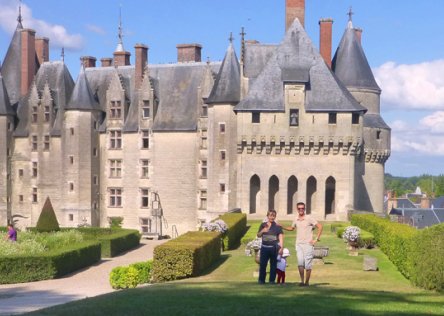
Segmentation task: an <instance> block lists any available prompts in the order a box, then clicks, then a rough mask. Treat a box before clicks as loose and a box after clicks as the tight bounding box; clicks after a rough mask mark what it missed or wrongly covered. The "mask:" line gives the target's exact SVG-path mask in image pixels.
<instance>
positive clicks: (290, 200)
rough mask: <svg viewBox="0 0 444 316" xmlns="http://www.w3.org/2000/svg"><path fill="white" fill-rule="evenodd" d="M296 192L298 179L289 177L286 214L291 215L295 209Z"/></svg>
mask: <svg viewBox="0 0 444 316" xmlns="http://www.w3.org/2000/svg"><path fill="white" fill-rule="evenodd" d="M297 192H298V179H296V177H295V176H291V177H290V178H288V181H287V214H293V210H294V209H295V207H296V203H297V201H296V198H297Z"/></svg>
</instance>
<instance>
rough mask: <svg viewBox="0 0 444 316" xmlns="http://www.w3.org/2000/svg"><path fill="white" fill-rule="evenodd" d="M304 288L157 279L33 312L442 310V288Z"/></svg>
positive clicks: (414, 312)
mask: <svg viewBox="0 0 444 316" xmlns="http://www.w3.org/2000/svg"><path fill="white" fill-rule="evenodd" d="M323 286H324V284H322V283H318V284H313V285H311V286H310V287H304V288H300V287H298V286H297V283H288V284H287V285H286V286H279V285H258V284H256V282H242V283H241V282H231V283H225V282H208V283H189V282H180V283H176V282H173V283H168V284H155V285H151V286H147V287H143V288H138V289H133V290H127V291H120V292H115V293H112V294H108V295H103V296H99V297H96V298H91V299H86V300H82V301H77V302H75V303H68V304H65V305H62V306H59V307H53V308H48V309H45V310H41V311H38V312H35V313H31V314H30V315H65V316H66V315H80V314H81V315H107V316H109V315H212V316H214V315H254V316H257V315H279V314H282V315H341V316H344V315H389V316H394V315H405V316H407V315H412V316H413V315H415V316H417V315H440V314H442V312H444V310H443V308H444V307H443V299H442V296H440V294H438V293H437V294H436V295H432V296H431V295H430V293H424V294H415V295H410V294H405V293H393V292H391V293H389V292H384V291H382V290H381V291H363V290H348V289H334V288H327V287H323Z"/></svg>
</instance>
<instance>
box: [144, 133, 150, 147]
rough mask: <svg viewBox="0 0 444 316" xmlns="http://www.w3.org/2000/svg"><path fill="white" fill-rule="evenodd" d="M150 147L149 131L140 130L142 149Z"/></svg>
mask: <svg viewBox="0 0 444 316" xmlns="http://www.w3.org/2000/svg"><path fill="white" fill-rule="evenodd" d="M148 148H150V133H149V131H142V149H148Z"/></svg>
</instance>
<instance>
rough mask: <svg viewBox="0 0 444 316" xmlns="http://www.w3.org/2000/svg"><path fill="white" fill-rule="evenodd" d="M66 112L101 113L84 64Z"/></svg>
mask: <svg viewBox="0 0 444 316" xmlns="http://www.w3.org/2000/svg"><path fill="white" fill-rule="evenodd" d="M66 110H83V111H101V109H100V105H99V103H97V101H96V99H95V98H94V95H93V93H92V91H91V87H90V85H89V83H88V78H87V77H86V73H85V67H83V63H81V67H80V72H79V76H78V78H77V82H76V84H75V86H74V91H73V92H72V95H71V99H70V100H69V102H68V105H67V106H66Z"/></svg>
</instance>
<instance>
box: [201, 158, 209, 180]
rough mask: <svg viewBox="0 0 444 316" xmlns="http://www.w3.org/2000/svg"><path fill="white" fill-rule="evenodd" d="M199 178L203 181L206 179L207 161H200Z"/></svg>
mask: <svg viewBox="0 0 444 316" xmlns="http://www.w3.org/2000/svg"><path fill="white" fill-rule="evenodd" d="M200 177H201V178H203V179H206V178H207V161H206V160H202V161H201V162H200Z"/></svg>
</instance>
